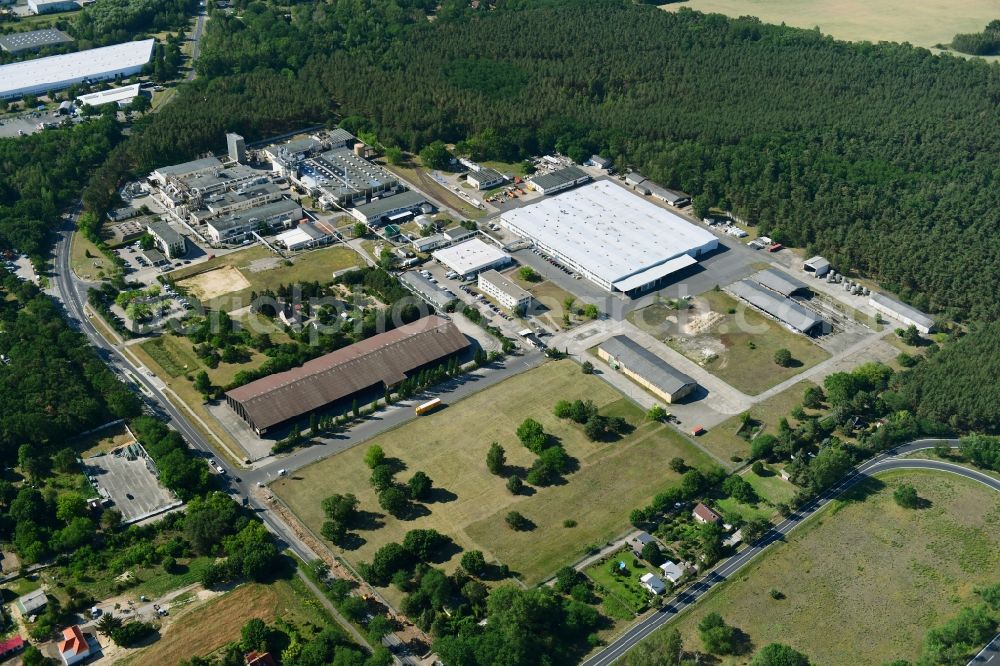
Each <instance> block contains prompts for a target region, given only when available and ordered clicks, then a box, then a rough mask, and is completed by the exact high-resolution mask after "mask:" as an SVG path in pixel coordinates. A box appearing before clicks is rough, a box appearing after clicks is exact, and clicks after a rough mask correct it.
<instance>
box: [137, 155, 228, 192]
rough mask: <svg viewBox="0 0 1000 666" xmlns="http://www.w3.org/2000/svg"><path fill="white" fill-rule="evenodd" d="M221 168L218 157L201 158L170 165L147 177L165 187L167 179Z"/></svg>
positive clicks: (220, 161)
mask: <svg viewBox="0 0 1000 666" xmlns="http://www.w3.org/2000/svg"><path fill="white" fill-rule="evenodd" d="M221 168H222V160H220V159H219V158H218V157H211V156H209V157H201V158H199V159H196V160H191V161H190V162H183V163H181V164H171V165H169V166H163V167H160V168H159V169H156V170H155V171H153V173H151V174H150V175H149V177H150V179H151V180H153V181H155V182H156V183H157V184H159V185H166V184H167V180H168V179H169V178H183V177H186V176H194V175H196V174H199V173H205V172H208V171H215V170H218V169H221Z"/></svg>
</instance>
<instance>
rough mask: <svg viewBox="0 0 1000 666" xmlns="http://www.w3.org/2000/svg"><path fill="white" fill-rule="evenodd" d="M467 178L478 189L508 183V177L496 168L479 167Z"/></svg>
mask: <svg viewBox="0 0 1000 666" xmlns="http://www.w3.org/2000/svg"><path fill="white" fill-rule="evenodd" d="M465 180H466V182H468V183H469V185H472V186H473V187H475V188H476V189H477V190H488V189H490V188H492V187H499V186H500V185H503V184H504V183H506V182H507V177H506V176H504V175H503V174H502V173H500V172H499V171H496V170H495V169H490V168H487V167H479V169H478V170H473V171H470V172H469V173H468V174H467V175H466V176H465Z"/></svg>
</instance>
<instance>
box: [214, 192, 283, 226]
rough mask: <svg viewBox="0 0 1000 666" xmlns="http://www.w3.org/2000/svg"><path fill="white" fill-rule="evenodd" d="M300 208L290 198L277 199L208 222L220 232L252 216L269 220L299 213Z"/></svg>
mask: <svg viewBox="0 0 1000 666" xmlns="http://www.w3.org/2000/svg"><path fill="white" fill-rule="evenodd" d="M301 210H302V208H301V207H300V206H299V204H297V203H295V202H294V201H292V200H291V199H279V200H277V201H272V202H271V203H268V204H264V205H263V206H257V207H256V208H247V209H246V210H241V211H239V212H237V213H234V214H232V215H230V216H228V217H220V218H218V219H215V220H209V221H208V224H209V226H211V227H212V228H214V229H215V230H217V231H220V232H222V231H225V230H227V229H234V228H236V227H241V226H243V225H244V224H247V223H249V222H250V220H251V219H253V218H257V219H258V220H271V219H274V218H276V217H280V216H282V215H288V216H289V217H291V216H292V215H296V216H297V215H300V214H301V213H300V212H298V211H301Z"/></svg>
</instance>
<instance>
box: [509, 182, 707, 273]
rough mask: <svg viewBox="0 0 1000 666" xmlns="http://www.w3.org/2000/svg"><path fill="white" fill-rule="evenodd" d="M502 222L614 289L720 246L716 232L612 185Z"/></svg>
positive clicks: (544, 203)
mask: <svg viewBox="0 0 1000 666" xmlns="http://www.w3.org/2000/svg"><path fill="white" fill-rule="evenodd" d="M502 218H503V220H504V222H505V223H506V224H507V225H508V226H509V227H511V228H512V229H514V230H515V231H517V232H518V233H519V234H521V235H523V236H527V237H529V238H532V239H534V240H536V241H537V242H539V243H541V244H543V245H546V246H548V247H550V248H555V249H557V250H558V251H559V252H560V253H562V254H563V255H564V256H565V257H567V258H568V259H570V260H571V261H573V262H575V263H576V264H578V265H579V266H582V267H583V268H585V269H586V270H587V271H589V272H590V273H593V274H594V275H596V276H598V277H600V278H601V279H602V280H605V281H607V282H609V283H612V284H614V283H619V282H622V281H624V280H625V278H628V277H630V276H632V275H636V274H639V273H642V272H643V271H646V270H648V269H650V268H652V267H654V266H657V265H659V264H663V263H665V262H667V261H670V260H671V259H674V258H676V257H679V256H680V255H683V254H696V253H697V252H698V251H699V250H710V249H713V248H715V247H716V246H717V245H718V240H717V239H716V237H715V236H714V235H713V234H712V233H711V232H709V231H707V230H705V229H702V228H701V227H698V226H695V225H694V224H692V223H691V222H688V221H687V220H686V219H684V218H683V217H681V216H679V215H676V214H675V213H672V212H670V211H668V210H664V209H663V208H660V207H659V206H657V205H656V204H654V203H652V202H650V201H648V200H647V199H643V198H642V197H640V196H638V195H636V194H633V193H632V192H630V191H628V190H626V189H625V188H623V187H620V186H618V185H616V184H614V183H611V182H609V181H597V182H594V183H590V184H589V185H584V186H583V187H578V188H576V189H575V190H570V191H568V192H564V193H561V194H557V195H555V196H553V197H549V198H546V199H542V200H541V201H539V202H538V203H535V204H532V205H530V206H525V207H524V208H518V209H515V210H511V211H508V212H506V213H504V214H503V215H502ZM646 282H649V280H646Z"/></svg>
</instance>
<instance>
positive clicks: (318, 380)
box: [226, 315, 469, 434]
mask: <svg viewBox="0 0 1000 666" xmlns="http://www.w3.org/2000/svg"><path fill="white" fill-rule="evenodd" d="M468 346H469V341H468V340H467V339H466V338H465V336H464V335H462V333H461V331H459V330H458V328H456V326H455V324H454V323H452V322H451V321H449V320H447V319H444V318H443V317H439V316H437V315H431V316H429V317H425V318H423V319H418V320H417V321H415V322H413V323H411V324H406V325H404V326H400V327H399V328H396V329H393V330H391V331H388V332H386V333H380V334H378V335H375V336H373V337H370V338H368V339H367V340H362V341H361V342H356V343H354V344H353V345H349V346H347V347H344V348H343V349H338V350H337V351H334V352H331V353H329V354H325V355H323V356H320V357H319V358H316V359H313V360H311V361H308V362H307V363H305V364H304V365H302V366H301V367H299V368H295V369H293V370H288V371H285V372H278V373H275V374H273V375H270V376H268V377H264V378H263V379H258V380H257V381H254V382H251V383H249V384H246V385H245V386H240V387H239V388H235V389H232V390H231V391H228V392H227V393H226V402H227V404H228V405H229V407H230V408H232V409H233V410H234V411H235V412H236V413H237V414H239V416H240V417H241V418H243V419H244V420H245V421H246V422H247V423H248V424H249V425H250V427H251V428H253V429H254V430H255V431H256V432H257V433H258V434H261V433H264V432H267V431H268V430H269V429H271V428H274V427H276V426H279V425H282V424H285V423H288V422H289V421H291V420H293V419H296V418H300V417H303V416H305V415H307V414H309V413H311V412H315V411H317V410H321V409H327V408H330V407H332V406H334V405H335V404H337V403H339V402H340V401H343V400H346V399H350V398H352V397H353V396H357V395H359V394H362V393H366V392H377V394H378V395H379V396H381V395H382V393H383V391H384V389H385V388H387V387H394V386H397V385H399V384H400V383H401V382H402V381H403V380H404V379H406V378H407V377H408V376H411V375H412V374H413V373H414V372H418V371H419V370H421V369H423V368H426V367H429V366H431V365H433V364H436V363H440V362H442V361H444V360H445V359H447V358H450V357H451V356H453V355H454V354H458V353H461V352H462V351H464V350H465V349H466V348H468Z"/></svg>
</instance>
